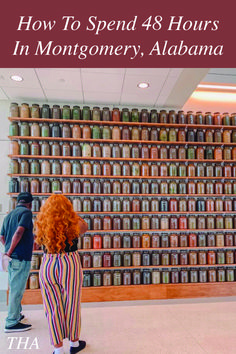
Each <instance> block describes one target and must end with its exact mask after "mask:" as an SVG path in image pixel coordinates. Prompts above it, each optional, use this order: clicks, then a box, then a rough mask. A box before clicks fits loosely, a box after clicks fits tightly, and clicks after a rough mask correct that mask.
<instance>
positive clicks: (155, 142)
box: [8, 136, 236, 147]
mask: <svg viewBox="0 0 236 354" xmlns="http://www.w3.org/2000/svg"><path fill="white" fill-rule="evenodd" d="M8 139H10V140H29V141H59V142H60V141H70V142H77V143H78V142H90V143H107V144H109V143H110V144H145V145H151V144H152V145H186V146H187V145H193V146H196V145H199V146H200V145H202V146H221V147H224V146H236V143H233V142H231V143H224V142H220V143H215V142H212V143H209V142H205V141H203V142H201V141H160V140H113V139H92V138H89V139H83V138H76V139H75V138H62V137H60V138H54V137H41V136H35V137H34V136H8Z"/></svg>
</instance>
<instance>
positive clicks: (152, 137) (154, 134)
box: [150, 128, 159, 141]
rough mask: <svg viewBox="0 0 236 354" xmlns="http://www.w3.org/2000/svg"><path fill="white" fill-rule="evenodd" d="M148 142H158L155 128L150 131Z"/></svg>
mask: <svg viewBox="0 0 236 354" xmlns="http://www.w3.org/2000/svg"><path fill="white" fill-rule="evenodd" d="M150 140H151V141H158V140H159V137H158V131H157V129H156V128H152V129H151V131H150Z"/></svg>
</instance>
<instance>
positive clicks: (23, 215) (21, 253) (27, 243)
mask: <svg viewBox="0 0 236 354" xmlns="http://www.w3.org/2000/svg"><path fill="white" fill-rule="evenodd" d="M18 226H23V227H24V228H25V231H24V233H23V235H22V238H21V240H20V241H19V243H18V244H17V246H16V248H15V249H14V251H13V252H12V254H11V258H15V259H19V260H20V261H22V260H25V261H31V257H32V250H33V243H34V236H33V222H32V212H31V210H29V209H27V208H26V206H24V205H22V204H19V205H17V206H16V208H15V209H14V210H12V211H11V212H10V213H9V214H8V215H7V216H6V217H5V219H4V221H3V225H2V230H1V235H3V236H4V238H5V252H6V253H7V252H8V250H9V249H10V246H11V241H12V237H13V235H14V233H15V232H16V229H17V228H18Z"/></svg>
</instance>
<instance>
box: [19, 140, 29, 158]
mask: <svg viewBox="0 0 236 354" xmlns="http://www.w3.org/2000/svg"><path fill="white" fill-rule="evenodd" d="M20 155H29V144H28V143H27V142H26V141H22V142H21V143H20Z"/></svg>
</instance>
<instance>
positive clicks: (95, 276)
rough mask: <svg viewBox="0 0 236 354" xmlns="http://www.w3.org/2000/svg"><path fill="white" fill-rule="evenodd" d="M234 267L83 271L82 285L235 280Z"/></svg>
mask: <svg viewBox="0 0 236 354" xmlns="http://www.w3.org/2000/svg"><path fill="white" fill-rule="evenodd" d="M235 279H236V274H235V269H234V268H227V269H223V268H217V269H214V268H210V269H203V268H193V269H168V268H167V269H166V270H157V269H145V270H139V269H135V270H133V271H132V270H128V269H127V270H124V271H120V270H116V271H114V272H113V271H109V270H107V271H90V272H89V271H84V278H83V287H90V286H112V285H113V286H119V285H141V284H142V285H150V284H169V283H172V284H177V283H198V282H199V283H207V282H210V283H214V282H225V281H227V282H232V281H235Z"/></svg>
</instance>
